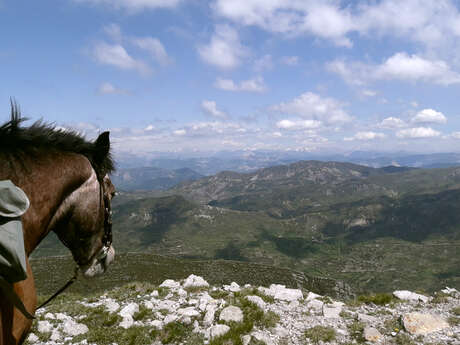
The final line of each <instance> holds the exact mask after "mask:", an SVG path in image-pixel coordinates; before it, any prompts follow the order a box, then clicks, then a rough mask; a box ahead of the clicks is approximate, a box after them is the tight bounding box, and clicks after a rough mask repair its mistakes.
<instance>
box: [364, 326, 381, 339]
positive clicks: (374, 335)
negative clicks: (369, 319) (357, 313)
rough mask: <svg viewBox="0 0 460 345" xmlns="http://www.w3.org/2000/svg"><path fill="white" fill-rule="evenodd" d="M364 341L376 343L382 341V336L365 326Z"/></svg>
mask: <svg viewBox="0 0 460 345" xmlns="http://www.w3.org/2000/svg"><path fill="white" fill-rule="evenodd" d="M363 336H364V339H366V340H367V341H372V342H376V341H379V340H381V339H382V337H383V336H382V334H381V333H380V332H379V331H378V330H377V329H376V328H374V327H370V326H366V327H364V331H363Z"/></svg>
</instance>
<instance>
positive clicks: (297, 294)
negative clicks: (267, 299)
mask: <svg viewBox="0 0 460 345" xmlns="http://www.w3.org/2000/svg"><path fill="white" fill-rule="evenodd" d="M258 290H259V291H261V292H263V293H265V294H266V295H269V296H272V297H273V298H275V299H277V300H280V301H287V302H291V301H294V300H297V299H300V298H303V295H302V291H300V290H299V289H289V288H286V286H285V285H280V284H272V285H270V288H268V289H267V288H264V287H259V288H258Z"/></svg>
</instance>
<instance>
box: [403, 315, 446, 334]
mask: <svg viewBox="0 0 460 345" xmlns="http://www.w3.org/2000/svg"><path fill="white" fill-rule="evenodd" d="M402 321H403V324H404V328H405V329H406V331H408V332H409V333H411V334H416V335H418V334H427V333H431V332H436V331H440V330H442V329H444V328H447V327H449V324H448V323H447V321H446V320H444V319H443V318H442V317H440V316H435V315H431V314H421V313H407V314H404V315H403V318H402Z"/></svg>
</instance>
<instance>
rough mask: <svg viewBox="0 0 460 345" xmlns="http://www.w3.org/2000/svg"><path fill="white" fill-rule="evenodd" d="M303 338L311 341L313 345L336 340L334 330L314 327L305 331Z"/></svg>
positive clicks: (325, 327)
mask: <svg viewBox="0 0 460 345" xmlns="http://www.w3.org/2000/svg"><path fill="white" fill-rule="evenodd" d="M305 337H306V338H308V339H311V341H313V342H314V343H315V344H318V343H319V342H320V341H323V342H331V341H333V340H335V338H336V332H335V329H334V328H332V327H329V326H315V327H312V328H309V329H307V330H306V331H305Z"/></svg>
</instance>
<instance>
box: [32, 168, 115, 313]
mask: <svg viewBox="0 0 460 345" xmlns="http://www.w3.org/2000/svg"><path fill="white" fill-rule="evenodd" d="M97 180H98V182H99V186H100V188H99V191H100V195H101V196H102V200H103V203H104V235H103V236H102V248H101V249H100V250H99V251H98V252H97V253H96V254H95V255H93V256H92V257H91V258H90V259H89V260H88V262H92V261H93V260H94V258H96V260H97V261H102V260H105V258H106V257H107V254H108V252H109V250H110V247H111V246H112V205H111V202H110V199H109V196H108V194H107V193H106V190H105V185H104V177H103V178H102V179H101V178H99V177H98V179H97ZM61 241H62V242H63V243H64V245H65V246H66V247H67V248H69V249H70V247H69V245H68V243H66V242H65V241H63V240H62V239H61ZM79 271H80V267H79V265H78V264H77V265H76V267H75V273H74V275H73V277H72V278H70V280H69V281H68V282H67V283H66V284H65V285H64V286H63V287H61V288H60V289H59V290H58V291H56V292H55V293H54V294H53V295H52V296H51V297H50V298H48V299H47V300H46V301H45V302H43V303H42V304H40V306H39V307H38V308H37V309H40V308H42V307H44V306H45V305H47V304H48V303H49V302H51V301H52V300H53V299H55V298H56V297H57V296H59V295H60V294H61V293H63V292H64V291H65V290H66V289H67V288H68V287H69V286H70V285H72V284H73V283H74V282H75V281H76V280H77V278H78V272H79ZM26 316H27V315H26ZM27 317H28V318H30V317H29V316H27Z"/></svg>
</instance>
